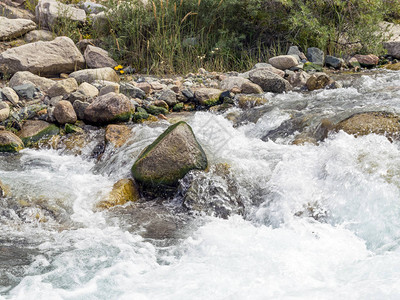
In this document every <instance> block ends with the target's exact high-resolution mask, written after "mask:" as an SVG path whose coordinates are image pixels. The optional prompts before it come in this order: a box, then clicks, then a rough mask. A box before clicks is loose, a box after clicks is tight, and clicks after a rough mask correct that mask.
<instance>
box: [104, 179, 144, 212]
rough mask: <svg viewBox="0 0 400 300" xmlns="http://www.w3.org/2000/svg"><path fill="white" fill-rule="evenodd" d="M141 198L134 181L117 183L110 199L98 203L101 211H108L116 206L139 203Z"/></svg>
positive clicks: (128, 180)
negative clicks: (131, 202) (132, 202)
mask: <svg viewBox="0 0 400 300" xmlns="http://www.w3.org/2000/svg"><path fill="white" fill-rule="evenodd" d="M139 198H140V194H139V191H138V189H137V187H136V185H135V183H134V182H133V180H132V179H121V180H119V181H117V182H116V183H115V184H114V186H113V188H112V191H111V192H110V194H109V195H108V197H107V198H106V199H105V200H103V201H101V202H100V203H98V204H97V205H96V206H97V208H99V209H106V208H110V207H113V206H116V205H124V204H125V203H127V202H128V201H137V200H139Z"/></svg>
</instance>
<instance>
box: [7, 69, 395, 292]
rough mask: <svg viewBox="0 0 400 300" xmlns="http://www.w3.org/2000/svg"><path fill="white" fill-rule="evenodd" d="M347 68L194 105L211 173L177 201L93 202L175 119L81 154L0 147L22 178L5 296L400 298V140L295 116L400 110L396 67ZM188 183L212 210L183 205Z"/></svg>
mask: <svg viewBox="0 0 400 300" xmlns="http://www.w3.org/2000/svg"><path fill="white" fill-rule="evenodd" d="M341 80H342V84H343V88H340V89H335V90H320V91H315V92H311V93H300V92H289V93H286V94H279V95H276V94H266V95H265V97H266V98H267V99H268V103H267V104H266V105H264V106H262V107H259V108H255V109H251V110H247V111H243V110H241V109H239V108H234V109H230V110H229V111H227V112H224V113H220V114H217V113H212V112H196V113H193V114H188V115H185V116H184V117H183V118H184V119H185V120H186V121H187V122H188V123H189V124H190V125H191V126H192V128H193V130H194V133H195V135H196V137H197V139H198V140H199V142H200V144H201V145H202V146H203V148H204V149H205V151H206V153H207V156H208V158H209V164H210V171H209V172H208V173H196V172H194V173H192V174H189V175H188V176H187V177H186V178H184V179H183V180H182V183H181V187H180V192H179V193H178V194H177V195H176V196H175V197H172V198H171V199H155V200H151V201H140V202H139V203H128V204H127V205H125V206H122V207H116V208H113V209H111V210H107V211H97V210H95V209H94V206H95V204H96V203H97V202H99V201H100V200H101V199H102V198H104V197H105V195H107V193H109V192H110V190H111V188H112V186H113V184H114V183H115V182H116V181H117V180H119V179H121V178H128V177H129V176H130V167H131V166H132V164H133V162H134V160H135V158H136V157H137V156H138V155H139V153H140V152H141V150H143V148H144V147H146V146H147V145H149V144H150V143H151V142H152V141H154V140H155V138H156V137H157V136H158V135H159V134H160V133H162V132H163V131H164V130H165V129H166V128H167V127H168V123H167V121H162V122H158V123H154V124H147V125H143V124H142V125H134V126H132V136H131V138H130V139H129V141H128V142H127V143H126V144H125V145H124V146H123V147H121V148H119V149H111V148H106V151H105V153H104V154H103V156H101V158H99V159H95V158H93V157H92V156H91V155H90V153H91V152H92V150H93V148H94V147H95V145H96V137H95V134H94V136H92V137H90V138H89V139H90V140H89V141H88V143H87V144H86V146H84V147H83V149H82V151H81V152H82V153H81V155H74V154H73V153H71V152H69V151H67V150H63V149H59V150H54V149H39V150H35V149H25V150H22V151H21V152H20V153H19V154H18V155H2V156H0V179H1V181H2V182H3V183H4V184H6V185H8V186H9V187H10V190H11V196H10V197H7V198H0V299H53V300H56V299H339V298H340V299H400V272H399V270H400V247H399V246H400V142H399V141H393V142H391V141H389V140H388V139H387V138H385V137H384V136H380V135H375V134H370V135H366V136H360V137H354V136H352V135H348V134H346V133H344V132H342V131H340V132H337V133H336V132H332V133H330V134H329V135H328V137H327V138H325V139H324V140H323V141H321V142H319V143H318V144H317V145H315V144H312V143H306V144H304V145H294V144H292V142H293V140H294V139H295V137H296V135H297V134H298V132H299V130H304V128H303V127H302V128H299V127H296V126H295V125H293V124H292V123H290V122H289V121H290V120H293V119H295V118H302V119H307V120H308V121H307V124H306V125H305V127H306V129H305V130H309V131H313V130H314V129H315V128H317V127H318V124H319V123H320V121H321V119H323V118H329V119H331V120H333V121H335V120H339V119H341V118H344V117H346V116H349V115H351V114H353V113H355V112H360V111H379V110H384V111H389V112H397V113H400V75H399V73H396V72H383V73H378V72H377V73H372V74H367V75H357V76H350V75H348V76H344V77H342V78H341ZM290 124H292V125H290ZM221 169H222V170H221ZM192 181H194V182H197V188H195V189H192V190H190V193H191V195H190V197H191V199H195V200H199V199H200V201H202V203H205V206H204V210H202V211H198V210H196V211H194V210H189V211H188V210H187V208H185V207H183V205H182V201H183V200H182V199H183V197H184V196H183V195H184V194H185V193H186V192H188V184H189V183H190V182H192ZM215 208H218V209H215ZM221 211H222V213H220V212H221ZM219 213H220V214H219ZM221 216H223V217H224V218H222V217H221Z"/></svg>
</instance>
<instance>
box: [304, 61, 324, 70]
mask: <svg viewBox="0 0 400 300" xmlns="http://www.w3.org/2000/svg"><path fill="white" fill-rule="evenodd" d="M303 70H304V71H306V72H310V71H317V72H322V71H323V68H322V66H320V65H317V64H314V63H312V62H306V63H305V64H304V66H303Z"/></svg>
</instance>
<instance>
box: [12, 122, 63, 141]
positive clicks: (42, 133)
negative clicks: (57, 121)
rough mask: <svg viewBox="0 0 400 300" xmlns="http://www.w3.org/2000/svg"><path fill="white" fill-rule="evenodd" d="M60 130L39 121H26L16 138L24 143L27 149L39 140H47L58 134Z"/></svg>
mask: <svg viewBox="0 0 400 300" xmlns="http://www.w3.org/2000/svg"><path fill="white" fill-rule="evenodd" d="M59 132H60V129H59V128H58V127H57V126H56V125H54V124H50V123H47V122H45V121H41V120H28V121H26V122H25V123H24V124H23V126H22V129H21V131H20V132H18V136H19V137H20V138H21V140H22V141H23V142H24V145H25V146H27V147H29V146H31V145H33V144H34V143H36V142H38V141H40V140H41V139H46V138H49V137H51V136H53V135H57V134H59Z"/></svg>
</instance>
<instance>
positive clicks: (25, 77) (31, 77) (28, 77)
mask: <svg viewBox="0 0 400 300" xmlns="http://www.w3.org/2000/svg"><path fill="white" fill-rule="evenodd" d="M27 82H31V83H33V84H34V85H36V86H37V87H38V88H39V89H40V90H41V91H42V92H45V93H47V91H48V90H49V89H50V88H51V87H52V86H53V84H54V81H53V80H51V79H48V78H44V77H40V76H38V75H35V74H32V73H31V72H28V71H21V72H17V73H15V74H14V76H13V77H11V79H10V82H9V86H10V87H15V86H19V85H22V84H25V83H27Z"/></svg>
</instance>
